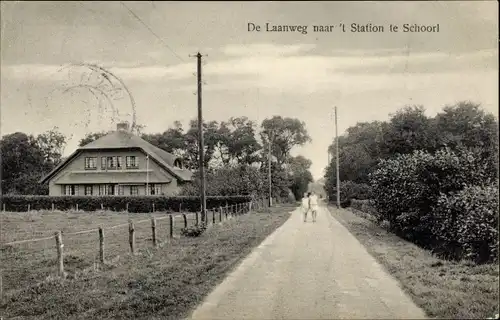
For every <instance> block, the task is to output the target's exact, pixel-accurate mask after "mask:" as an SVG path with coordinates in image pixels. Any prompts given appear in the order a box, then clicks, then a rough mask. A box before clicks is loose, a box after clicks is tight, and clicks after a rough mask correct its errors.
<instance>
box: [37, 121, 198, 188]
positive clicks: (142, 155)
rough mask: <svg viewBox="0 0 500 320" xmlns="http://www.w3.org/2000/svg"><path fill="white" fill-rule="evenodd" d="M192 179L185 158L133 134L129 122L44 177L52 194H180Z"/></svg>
mask: <svg viewBox="0 0 500 320" xmlns="http://www.w3.org/2000/svg"><path fill="white" fill-rule="evenodd" d="M191 181H192V172H191V171H190V170H188V169H185V168H183V164H182V160H181V159H179V158H176V157H175V156H174V155H173V154H170V153H168V152H166V151H164V150H162V149H160V148H157V147H155V146H153V145H152V144H150V143H149V142H147V141H145V140H144V139H142V138H140V137H138V136H136V135H134V134H132V133H131V132H130V130H129V126H128V124H127V123H119V124H117V130H116V131H114V132H111V133H109V134H107V135H105V136H103V137H101V138H100V139H97V140H95V141H93V142H91V143H89V144H87V145H85V146H83V147H80V148H78V149H77V150H76V151H75V152H73V153H72V154H71V155H70V156H69V157H67V158H66V159H65V160H64V161H63V162H61V163H60V164H59V165H58V166H57V167H56V168H54V170H52V171H51V172H50V173H49V174H48V175H46V176H45V177H44V178H43V179H41V180H40V182H41V183H48V184H49V195H51V196H66V195H79V196H83V195H86V196H94V195H126V196H128V195H131V196H133V195H176V194H177V193H178V192H179V191H180V189H181V187H182V185H183V184H186V183H189V182H191ZM147 189H149V192H147Z"/></svg>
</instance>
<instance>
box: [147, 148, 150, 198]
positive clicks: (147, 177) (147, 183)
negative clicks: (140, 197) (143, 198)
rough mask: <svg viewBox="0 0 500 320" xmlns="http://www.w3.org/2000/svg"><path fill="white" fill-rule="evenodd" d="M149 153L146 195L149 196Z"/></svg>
mask: <svg viewBox="0 0 500 320" xmlns="http://www.w3.org/2000/svg"><path fill="white" fill-rule="evenodd" d="M150 193H151V192H149V154H148V155H147V156H146V195H147V196H149V195H150Z"/></svg>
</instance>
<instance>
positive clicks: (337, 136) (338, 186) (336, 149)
mask: <svg viewBox="0 0 500 320" xmlns="http://www.w3.org/2000/svg"><path fill="white" fill-rule="evenodd" d="M335 153H336V158H337V160H336V161H335V162H336V171H337V209H340V177H339V131H338V125H337V106H335Z"/></svg>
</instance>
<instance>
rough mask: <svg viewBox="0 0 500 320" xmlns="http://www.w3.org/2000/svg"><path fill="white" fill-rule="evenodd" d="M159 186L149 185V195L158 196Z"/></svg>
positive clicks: (159, 192)
mask: <svg viewBox="0 0 500 320" xmlns="http://www.w3.org/2000/svg"><path fill="white" fill-rule="evenodd" d="M161 191H162V190H161V184H150V185H149V194H150V195H160V194H161V193H162V192H161Z"/></svg>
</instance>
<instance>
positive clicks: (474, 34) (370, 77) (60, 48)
mask: <svg viewBox="0 0 500 320" xmlns="http://www.w3.org/2000/svg"><path fill="white" fill-rule="evenodd" d="M1 6H2V7H1V114H0V116H1V123H0V132H1V134H2V135H5V134H9V133H13V132H17V131H21V132H25V133H32V134H38V133H41V132H43V131H46V130H50V129H51V128H53V127H55V126H56V127H58V128H59V130H60V131H61V132H63V133H64V134H66V135H67V136H68V137H69V142H68V145H67V147H66V150H65V154H69V153H71V152H73V151H74V149H75V148H76V147H77V144H78V140H79V139H81V138H82V137H83V136H85V134H86V133H88V132H95V131H102V130H112V129H114V128H115V127H116V122H117V121H120V120H125V121H129V122H131V121H132V118H131V115H132V113H133V112H132V110H133V108H132V103H131V101H130V99H128V98H127V95H126V94H123V93H121V96H120V94H119V95H118V96H117V98H116V99H115V100H113V101H112V105H113V108H114V110H115V111H116V112H118V115H117V114H114V113H113V112H112V111H111V110H112V109H113V108H111V107H110V106H111V104H107V103H106V101H103V102H102V101H101V103H98V100H96V99H94V97H93V96H92V95H91V93H90V92H89V91H88V90H86V89H85V88H86V87H85V86H83V87H82V85H81V84H87V85H88V84H91V83H93V82H92V81H98V80H96V79H97V78H96V79H90V78H88V72H87V70H88V69H86V68H82V67H66V68H63V67H65V66H68V65H70V64H74V63H95V64H98V65H99V66H102V67H104V68H106V69H107V70H109V71H111V72H112V73H113V74H115V75H116V76H118V77H119V78H121V79H122V80H123V82H124V83H125V85H126V87H127V88H128V89H129V91H130V93H131V94H132V96H133V99H134V100H135V114H136V118H137V123H139V124H143V125H145V126H146V128H145V132H163V131H164V130H166V129H167V128H168V127H170V126H172V124H173V122H174V121H176V120H178V121H181V123H183V124H184V126H185V127H186V126H187V123H188V121H189V120H191V119H194V118H196V117H197V96H196V94H195V93H196V88H197V83H196V58H195V57H193V56H194V55H195V54H196V53H197V52H201V53H202V54H203V55H204V56H203V66H202V70H203V72H202V75H203V92H202V98H203V118H204V120H206V121H211V120H217V121H223V120H227V119H229V118H230V117H232V116H234V117H239V116H246V117H248V118H249V119H250V120H254V121H256V122H257V124H258V125H260V123H261V122H262V120H264V119H266V118H270V117H272V116H274V115H280V116H283V117H292V118H298V119H300V120H301V121H304V122H305V124H306V128H307V130H308V132H309V134H310V136H311V138H312V142H311V143H309V144H307V145H304V146H302V147H297V148H295V149H294V150H293V152H292V153H293V154H294V155H298V154H301V155H303V156H305V157H307V158H309V159H310V160H311V161H312V163H313V164H312V167H311V172H312V174H313V176H314V177H315V178H316V179H318V178H321V177H322V176H323V172H324V168H325V166H326V165H327V160H328V155H327V147H328V145H329V144H331V142H332V140H333V139H334V137H335V126H334V124H335V122H334V118H333V108H334V106H337V108H338V132H339V134H342V133H343V132H344V131H345V130H346V129H347V128H348V127H350V126H353V125H355V124H356V123H357V122H366V121H373V120H387V119H388V118H389V115H390V114H391V113H394V112H396V111H397V110H398V109H400V108H402V107H404V106H406V105H423V106H424V107H425V108H426V110H427V113H428V115H429V116H433V115H435V114H436V113H437V112H439V111H440V110H441V109H442V108H443V107H444V106H446V105H453V104H455V103H457V102H459V101H463V100H470V101H473V102H476V103H479V104H481V105H482V106H483V108H484V109H485V110H487V111H489V112H491V113H493V114H495V115H496V116H497V117H498V39H499V37H498V2H497V1H488V2H481V1H469V2H461V1H446V2H445V1H443V2H439V1H432V2H423V1H422V2H409V1H408V2H406V1H405V2H393V1H390V2H337V1H335V2H326V1H324V2H315V1H309V2H278V1H271V2H263V1H262V2H152V1H143V2H125V3H124V4H122V3H120V2H115V1H109V2H99V1H93V2H90V1H89V2H86V1H76V2H72V1H64V2H63V1H58V2H29V1H22V2H21V1H7V2H4V1H2V3H1ZM127 7H128V8H129V9H130V10H131V11H132V12H133V13H131V12H130V11H129V10H128V9H127ZM136 16H137V17H139V18H140V19H141V20H142V21H143V22H144V24H146V25H147V27H146V26H145V25H144V24H143V23H141V22H140V21H139V20H138V19H137V18H136ZM249 23H252V24H254V25H259V26H260V27H261V28H260V31H249V28H248V26H249ZM353 23H355V24H358V25H367V24H372V25H381V26H383V27H384V32H378V33H373V32H372V33H369V32H365V33H360V32H351V24H353ZM266 24H268V28H269V29H272V27H273V26H307V33H306V34H304V33H301V32H268V31H266ZM342 24H343V25H344V28H345V29H344V30H345V32H344V31H343V30H342ZM391 24H392V25H396V26H398V27H399V29H398V32H391V31H390V29H389V27H390V25H391ZM404 24H409V25H414V24H417V25H426V26H427V25H428V26H435V25H438V24H439V32H434V33H415V32H403V25H404ZM315 25H316V26H333V30H332V31H331V32H322V33H321V32H314V30H313V26H315ZM155 35H156V36H155ZM61 69H62V70H61ZM68 86H73V89H72V90H68V91H64V89H65V88H67V87H68ZM75 86H78V87H75ZM120 97H121V98H120Z"/></svg>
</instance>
